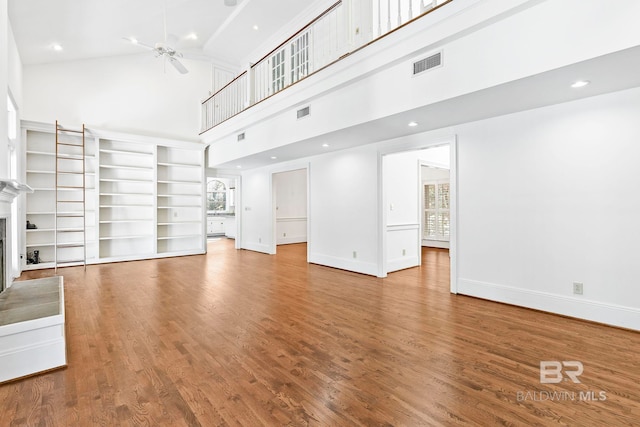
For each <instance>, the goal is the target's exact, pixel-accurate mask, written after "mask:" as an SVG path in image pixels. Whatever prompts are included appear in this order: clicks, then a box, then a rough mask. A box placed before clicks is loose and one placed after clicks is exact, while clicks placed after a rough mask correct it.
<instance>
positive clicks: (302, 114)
mask: <svg viewBox="0 0 640 427" xmlns="http://www.w3.org/2000/svg"><path fill="white" fill-rule="evenodd" d="M310 113H311V108H310V107H304V108H301V109H299V110H298V112H297V113H296V114H297V116H298V118H299V119H301V118H303V117H307V116H308V115H309V114H310Z"/></svg>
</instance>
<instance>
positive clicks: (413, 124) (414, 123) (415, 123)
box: [409, 122, 418, 128]
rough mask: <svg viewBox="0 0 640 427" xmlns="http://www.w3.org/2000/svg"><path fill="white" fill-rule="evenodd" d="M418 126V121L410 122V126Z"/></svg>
mask: <svg viewBox="0 0 640 427" xmlns="http://www.w3.org/2000/svg"><path fill="white" fill-rule="evenodd" d="M416 126H418V123H417V122H409V127H412V128H414V127H416Z"/></svg>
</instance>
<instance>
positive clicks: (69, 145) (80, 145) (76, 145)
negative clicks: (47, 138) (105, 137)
mask: <svg viewBox="0 0 640 427" xmlns="http://www.w3.org/2000/svg"><path fill="white" fill-rule="evenodd" d="M56 144H58V145H66V146H67V147H84V144H70V143H68V142H56Z"/></svg>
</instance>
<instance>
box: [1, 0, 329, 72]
mask: <svg viewBox="0 0 640 427" xmlns="http://www.w3.org/2000/svg"><path fill="white" fill-rule="evenodd" d="M237 3H238V4H237V6H225V0H56V1H52V0H9V19H10V22H11V26H12V28H13V32H14V35H15V38H16V43H17V45H18V50H19V51H20V56H21V59H22V62H23V63H24V64H25V65H29V64H41V63H47V62H55V61H68V60H77V59H86V58H98V57H107V56H113V55H127V54H136V53H139V52H140V51H141V48H140V47H139V46H135V45H133V44H131V43H129V42H127V41H126V40H124V38H136V39H137V40H139V41H140V42H142V43H145V44H147V45H151V46H153V45H155V43H156V42H163V41H164V40H165V35H164V34H165V29H164V22H165V19H164V17H165V10H166V26H167V33H168V34H169V35H170V38H169V40H170V42H171V44H173V45H175V46H174V47H175V48H176V49H177V50H180V51H184V52H185V53H191V54H192V56H194V55H202V56H203V57H205V58H209V59H211V60H212V62H216V63H218V64H219V65H222V66H226V68H230V69H232V70H233V69H237V68H240V67H244V66H246V62H248V61H250V60H253V61H257V59H259V58H252V56H251V55H252V54H256V55H257V54H259V53H258V52H259V49H260V47H261V46H263V45H264V43H265V42H266V41H267V40H270V41H271V40H273V39H274V38H277V37H278V36H280V34H279V33H281V32H282V29H283V28H285V27H287V26H290V24H291V23H292V22H295V21H296V20H297V19H299V18H302V19H306V17H307V15H309V16H311V18H312V17H313V16H312V15H313V13H314V12H315V10H321V8H322V7H324V4H329V3H330V2H329V1H327V0H313V1H307V0H237ZM254 27H256V28H257V29H254ZM193 34H195V35H197V39H193V38H191V37H192V35H193ZM190 36H191V37H190ZM287 36H288V34H282V35H281V37H282V38H283V40H284V39H286V38H287ZM283 40H282V41H283ZM54 44H59V45H60V46H62V50H61V51H55V50H54V49H53V46H54ZM272 47H273V46H272Z"/></svg>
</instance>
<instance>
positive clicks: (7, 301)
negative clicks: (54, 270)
mask: <svg viewBox="0 0 640 427" xmlns="http://www.w3.org/2000/svg"><path fill="white" fill-rule="evenodd" d="M65 366H67V352H66V342H65V321H64V287H63V280H62V277H61V276H55V277H47V278H43V279H34V280H25V281H21V282H14V283H13V284H12V286H11V287H10V288H9V289H7V290H6V291H4V292H3V293H2V294H0V383H2V382H6V381H11V380H15V379H20V378H23V377H28V376H31V375H34V374H37V373H40V372H45V371H49V370H52V369H56V368H61V367H65Z"/></svg>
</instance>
